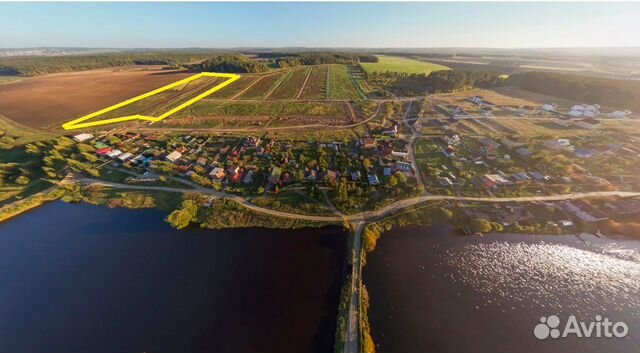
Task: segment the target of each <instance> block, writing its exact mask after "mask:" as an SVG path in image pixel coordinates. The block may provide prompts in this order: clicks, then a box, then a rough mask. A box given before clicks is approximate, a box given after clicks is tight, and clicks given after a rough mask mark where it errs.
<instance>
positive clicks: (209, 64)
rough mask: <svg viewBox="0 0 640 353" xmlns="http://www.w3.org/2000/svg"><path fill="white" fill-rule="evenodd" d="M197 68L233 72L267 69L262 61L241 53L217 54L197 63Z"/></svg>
mask: <svg viewBox="0 0 640 353" xmlns="http://www.w3.org/2000/svg"><path fill="white" fill-rule="evenodd" d="M197 68H198V69H199V70H200V71H211V72H234V73H249V72H266V71H268V70H269V68H268V67H267V65H265V64H264V63H261V62H257V61H253V60H251V59H249V58H248V57H246V56H243V55H218V56H215V57H212V58H209V59H207V60H205V61H203V62H202V63H200V64H198V65H197Z"/></svg>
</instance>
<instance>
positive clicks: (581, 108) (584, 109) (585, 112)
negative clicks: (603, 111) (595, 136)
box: [569, 104, 600, 118]
mask: <svg viewBox="0 0 640 353" xmlns="http://www.w3.org/2000/svg"><path fill="white" fill-rule="evenodd" d="M598 114H600V105H599V104H593V105H589V104H582V105H577V104H576V105H574V106H573V107H571V111H570V112H569V115H571V116H575V117H579V116H585V117H588V118H593V117H595V116H596V115H598Z"/></svg>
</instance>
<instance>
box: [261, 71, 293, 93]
mask: <svg viewBox="0 0 640 353" xmlns="http://www.w3.org/2000/svg"><path fill="white" fill-rule="evenodd" d="M292 72H293V70H291V71H287V73H286V74H284V77H282V78H280V81H279V82H278V83H277V84H276V85H275V86H273V88H272V89H271V90H269V92H267V94H265V96H264V97H262V100H266V99H269V97H271V95H272V94H273V92H275V91H276V90H277V89H278V88H280V86H282V84H283V83H284V82H285V81H287V78H288V77H289V76H291V73H292Z"/></svg>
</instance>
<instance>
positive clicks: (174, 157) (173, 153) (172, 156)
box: [166, 151, 182, 162]
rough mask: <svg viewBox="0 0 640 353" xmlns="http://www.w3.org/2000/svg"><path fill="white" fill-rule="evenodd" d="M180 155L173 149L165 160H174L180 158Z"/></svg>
mask: <svg viewBox="0 0 640 353" xmlns="http://www.w3.org/2000/svg"><path fill="white" fill-rule="evenodd" d="M180 157H182V153H180V152H178V151H173V152H171V153H169V155H168V156H167V157H166V158H167V160H168V161H169V162H175V161H177V160H178V159H180Z"/></svg>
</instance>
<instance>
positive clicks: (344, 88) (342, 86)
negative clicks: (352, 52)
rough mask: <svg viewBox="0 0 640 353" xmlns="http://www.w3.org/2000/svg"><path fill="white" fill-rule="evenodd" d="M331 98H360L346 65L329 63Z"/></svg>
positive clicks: (329, 94) (329, 93)
mask: <svg viewBox="0 0 640 353" xmlns="http://www.w3.org/2000/svg"><path fill="white" fill-rule="evenodd" d="M328 96H329V99H348V100H357V99H360V98H361V97H360V94H358V91H357V90H356V88H355V87H354V86H353V81H352V80H351V77H350V76H349V71H348V70H347V66H346V65H336V64H334V65H329V92H328Z"/></svg>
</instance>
